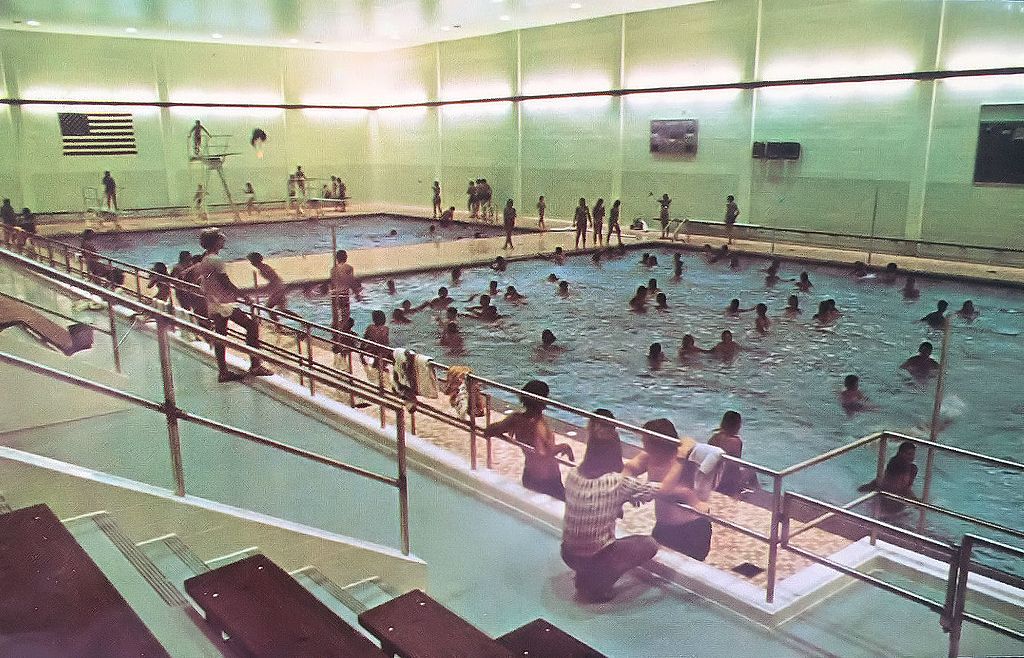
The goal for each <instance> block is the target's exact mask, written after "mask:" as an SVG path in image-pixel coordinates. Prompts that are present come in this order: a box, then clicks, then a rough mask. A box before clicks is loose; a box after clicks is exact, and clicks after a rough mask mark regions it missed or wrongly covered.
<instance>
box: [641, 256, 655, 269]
mask: <svg viewBox="0 0 1024 658" xmlns="http://www.w3.org/2000/svg"><path fill="white" fill-rule="evenodd" d="M643 264H644V265H646V266H647V267H657V266H658V257H657V256H655V255H654V254H649V255H648V256H647V261H646V262H645V263H643Z"/></svg>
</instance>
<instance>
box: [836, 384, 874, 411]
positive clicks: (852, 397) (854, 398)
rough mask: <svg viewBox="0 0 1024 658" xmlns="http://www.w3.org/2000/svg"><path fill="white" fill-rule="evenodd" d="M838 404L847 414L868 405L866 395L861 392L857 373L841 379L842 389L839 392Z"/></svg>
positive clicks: (861, 409)
mask: <svg viewBox="0 0 1024 658" xmlns="http://www.w3.org/2000/svg"><path fill="white" fill-rule="evenodd" d="M839 406H841V407H842V408H843V411H845V412H846V414H847V415H849V416H852V415H853V414H855V413H857V412H858V411H864V410H865V409H867V408H868V407H869V404H868V396H866V395H864V393H863V392H861V390H860V377H858V376H857V375H847V376H846V378H845V379H843V391H842V392H841V393H840V394H839Z"/></svg>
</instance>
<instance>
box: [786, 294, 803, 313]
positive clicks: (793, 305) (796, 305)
mask: <svg viewBox="0 0 1024 658" xmlns="http://www.w3.org/2000/svg"><path fill="white" fill-rule="evenodd" d="M782 312H783V313H785V314H786V317H787V318H795V317H797V316H798V315H800V314H801V313H803V311H802V310H801V309H800V298H799V297H797V296H796V295H790V296H789V299H788V300H786V308H784V309H782Z"/></svg>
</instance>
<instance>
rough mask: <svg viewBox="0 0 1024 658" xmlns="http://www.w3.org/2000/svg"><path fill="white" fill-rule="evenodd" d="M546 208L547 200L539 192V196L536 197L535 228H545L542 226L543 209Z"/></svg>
mask: <svg viewBox="0 0 1024 658" xmlns="http://www.w3.org/2000/svg"><path fill="white" fill-rule="evenodd" d="M547 209H548V204H547V202H545V201H544V195H543V194H541V195H540V198H539V199H537V228H540V229H541V230H543V229H546V228H547V227H546V226H544V211H545V210H547Z"/></svg>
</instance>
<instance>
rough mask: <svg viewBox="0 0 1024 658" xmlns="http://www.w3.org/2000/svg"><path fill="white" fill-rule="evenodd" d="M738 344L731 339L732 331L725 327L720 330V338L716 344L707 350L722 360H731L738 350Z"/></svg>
mask: <svg viewBox="0 0 1024 658" xmlns="http://www.w3.org/2000/svg"><path fill="white" fill-rule="evenodd" d="M740 349H742V348H740V346H739V344H738V343H736V342H735V341H734V340H733V339H732V332H731V331H729V330H728V329H726V330H725V331H723V332H722V336H721V340H720V341H719V342H718V344H717V345H715V346H714V347H712V348H711V349H710V350H708V354H711V355H712V356H715V357H718V358H719V359H722V360H723V361H732V360H733V359H734V358H736V354H737V353H738V352H739V351H740Z"/></svg>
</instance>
